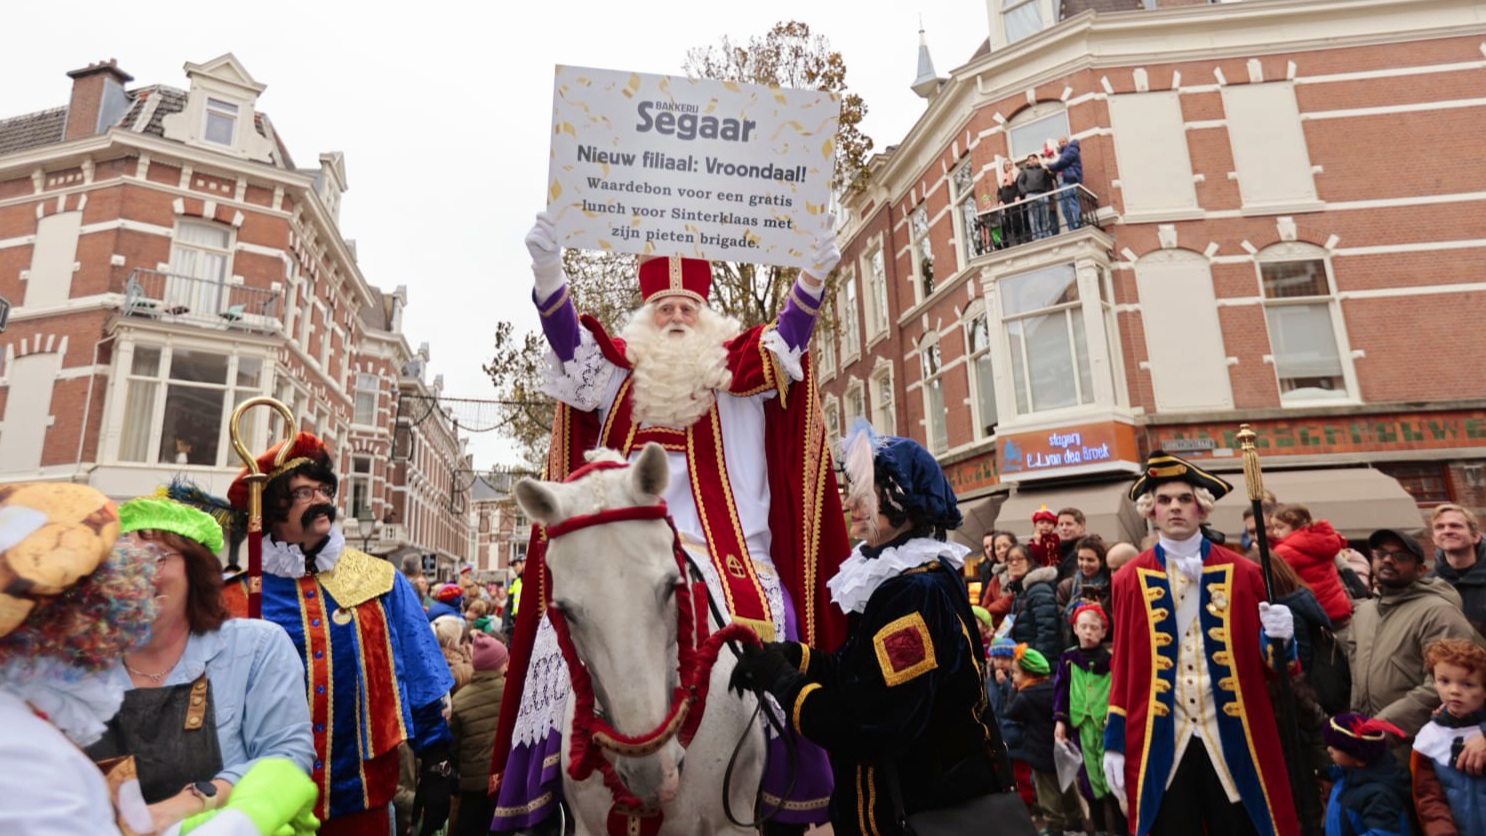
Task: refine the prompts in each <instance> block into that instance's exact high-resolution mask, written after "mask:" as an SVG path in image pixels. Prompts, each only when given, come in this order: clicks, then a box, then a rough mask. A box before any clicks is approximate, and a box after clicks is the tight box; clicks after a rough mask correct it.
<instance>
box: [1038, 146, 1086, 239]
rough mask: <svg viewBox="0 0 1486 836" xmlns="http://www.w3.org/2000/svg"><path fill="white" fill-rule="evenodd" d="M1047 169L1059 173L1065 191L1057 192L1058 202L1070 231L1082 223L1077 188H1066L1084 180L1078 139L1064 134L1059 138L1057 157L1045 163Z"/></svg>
mask: <svg viewBox="0 0 1486 836" xmlns="http://www.w3.org/2000/svg"><path fill="white" fill-rule="evenodd" d="M1047 170H1048V171H1051V172H1055V173H1057V174H1059V175H1061V179H1062V181H1063V188H1064V189H1066V191H1063V192H1060V193H1059V194H1058V202H1059V203H1060V204H1062V207H1063V220H1064V221H1065V222H1067V224H1068V231H1069V232H1072V231H1073V230H1075V229H1078V228H1079V227H1080V226H1082V225H1083V212H1082V208H1081V207H1080V206H1079V203H1078V195H1079V190H1078V189H1074V188H1068V187H1069V186H1078V185H1080V184H1082V183H1083V182H1084V162H1083V157H1082V156H1081V155H1080V154H1079V150H1078V140H1076V139H1069V138H1068V137H1066V136H1065V137H1063V138H1062V139H1059V140H1058V158H1057V159H1055V160H1053V161H1052V162H1050V163H1048V164H1047Z"/></svg>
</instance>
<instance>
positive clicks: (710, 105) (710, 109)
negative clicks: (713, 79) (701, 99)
mask: <svg viewBox="0 0 1486 836" xmlns="http://www.w3.org/2000/svg"><path fill="white" fill-rule="evenodd" d="M702 112H703V113H716V112H717V99H713V100H712V101H710V102H707V109H706V110H704V111H702Z"/></svg>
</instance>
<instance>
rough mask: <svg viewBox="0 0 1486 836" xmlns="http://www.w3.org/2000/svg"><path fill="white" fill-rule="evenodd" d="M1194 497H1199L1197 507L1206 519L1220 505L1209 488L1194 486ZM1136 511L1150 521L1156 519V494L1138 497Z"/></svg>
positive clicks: (1150, 492)
mask: <svg viewBox="0 0 1486 836" xmlns="http://www.w3.org/2000/svg"><path fill="white" fill-rule="evenodd" d="M1192 495H1193V496H1195V497H1197V507H1198V508H1201V509H1202V515H1203V516H1204V517H1206V516H1207V515H1209V514H1211V513H1212V512H1213V508H1214V506H1216V505H1217V504H1218V500H1217V499H1216V498H1214V497H1213V492H1212V491H1210V490H1208V489H1207V488H1199V487H1197V486H1195V485H1194V486H1192ZM1135 511H1136V513H1138V514H1140V515H1141V516H1142V517H1145V518H1146V519H1148V520H1153V519H1155V518H1156V494H1155V492H1154V491H1147V492H1146V493H1143V494H1141V495H1140V496H1139V497H1137V498H1136V500H1135Z"/></svg>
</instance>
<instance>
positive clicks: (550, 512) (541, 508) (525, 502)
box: [516, 478, 557, 525]
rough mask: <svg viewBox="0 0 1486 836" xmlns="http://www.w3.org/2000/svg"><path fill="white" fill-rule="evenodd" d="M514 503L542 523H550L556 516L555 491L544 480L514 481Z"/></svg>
mask: <svg viewBox="0 0 1486 836" xmlns="http://www.w3.org/2000/svg"><path fill="white" fill-rule="evenodd" d="M516 504H517V505H520V506H521V510H523V511H525V512H526V515H527V516H528V517H530V518H532V519H534V520H536V521H537V522H539V523H541V524H542V525H551V524H552V523H553V522H555V521H556V519H555V518H556V517H557V493H556V492H555V491H553V490H552V486H551V485H548V484H547V483H546V482H542V481H539V480H536V479H530V478H528V479H522V480H521V481H519V482H517V483H516Z"/></svg>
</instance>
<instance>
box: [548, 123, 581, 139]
mask: <svg viewBox="0 0 1486 836" xmlns="http://www.w3.org/2000/svg"><path fill="white" fill-rule="evenodd" d="M553 133H558V134H571V135H572V136H573V138H574V139H577V138H578V131H577V129H576V128H574V127H573V123H572V122H559V123H557V130H555V131H553Z"/></svg>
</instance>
